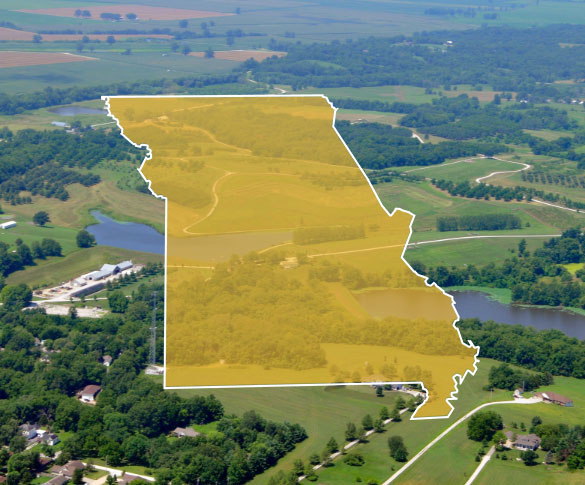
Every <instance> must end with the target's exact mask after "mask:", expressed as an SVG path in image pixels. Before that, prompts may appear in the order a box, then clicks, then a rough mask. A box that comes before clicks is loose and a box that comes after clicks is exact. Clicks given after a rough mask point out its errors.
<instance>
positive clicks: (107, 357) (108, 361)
mask: <svg viewBox="0 0 585 485" xmlns="http://www.w3.org/2000/svg"><path fill="white" fill-rule="evenodd" d="M112 360H113V359H112V356H111V355H104V356H103V357H102V362H103V364H104V365H105V366H106V367H110V365H111V364H112Z"/></svg>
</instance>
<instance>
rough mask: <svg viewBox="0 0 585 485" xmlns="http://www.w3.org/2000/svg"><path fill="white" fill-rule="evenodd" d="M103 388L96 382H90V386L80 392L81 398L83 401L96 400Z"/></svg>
mask: <svg viewBox="0 0 585 485" xmlns="http://www.w3.org/2000/svg"><path fill="white" fill-rule="evenodd" d="M101 390H102V388H101V387H100V386H98V385H96V384H90V385H89V386H85V387H84V388H83V390H82V391H81V393H80V398H81V400H82V401H85V402H94V401H95V399H96V396H97V395H98V394H99V392H100V391H101Z"/></svg>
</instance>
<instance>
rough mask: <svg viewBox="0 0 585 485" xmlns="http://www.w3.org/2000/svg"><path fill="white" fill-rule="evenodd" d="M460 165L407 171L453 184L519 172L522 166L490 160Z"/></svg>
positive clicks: (445, 165)
mask: <svg viewBox="0 0 585 485" xmlns="http://www.w3.org/2000/svg"><path fill="white" fill-rule="evenodd" d="M456 162H458V163H453V162H445V163H441V164H439V165H429V166H428V167H417V168H411V169H408V170H405V172H408V173H412V174H413V175H420V176H423V177H428V178H436V179H445V180H452V181H453V182H456V183H457V182H464V181H466V180H468V181H471V182H474V181H475V179H477V178H479V177H483V176H485V175H489V174H490V173H492V172H496V171H498V172H499V171H508V170H519V169H521V168H522V165H518V164H517V163H512V162H507V161H505V162H503V161H501V160H493V159H488V158H473V159H469V161H458V160H456Z"/></svg>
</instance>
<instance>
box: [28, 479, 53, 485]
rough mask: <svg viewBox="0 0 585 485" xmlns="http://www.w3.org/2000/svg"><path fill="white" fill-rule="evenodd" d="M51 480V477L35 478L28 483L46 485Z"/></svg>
mask: <svg viewBox="0 0 585 485" xmlns="http://www.w3.org/2000/svg"><path fill="white" fill-rule="evenodd" d="M51 478H53V477H37V478H35V479H34V480H33V481H32V482H30V483H31V484H32V485H38V484H41V483H46V482H48V481H49V480H50V479H51Z"/></svg>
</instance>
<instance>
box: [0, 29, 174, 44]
mask: <svg viewBox="0 0 585 485" xmlns="http://www.w3.org/2000/svg"><path fill="white" fill-rule="evenodd" d="M35 35H37V33H36V32H27V31H26V30H16V29H7V28H6V27H0V40H16V41H21V40H22V41H29V42H32V40H33V37H34V36H35ZM39 35H40V36H41V37H42V38H43V41H44V42H55V41H58V40H71V41H77V40H81V39H82V38H83V36H84V35H87V36H88V37H89V39H90V40H101V41H105V40H106V39H107V38H108V36H109V34H39ZM113 35H114V38H115V39H116V40H122V39H139V38H149V39H171V38H172V35H165V34H153V35H150V34H113Z"/></svg>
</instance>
